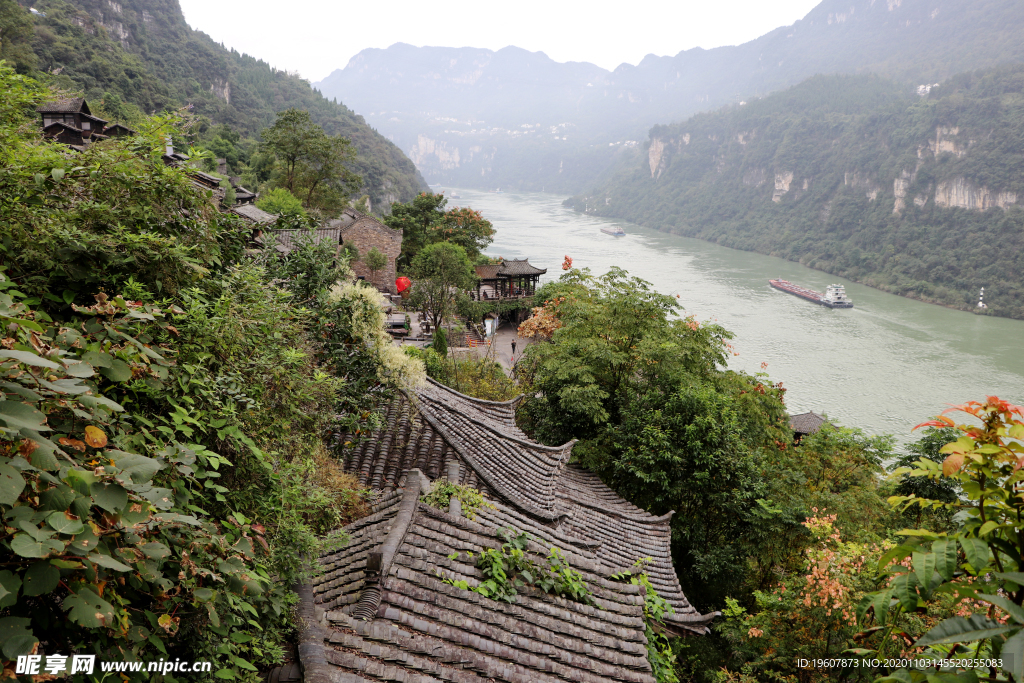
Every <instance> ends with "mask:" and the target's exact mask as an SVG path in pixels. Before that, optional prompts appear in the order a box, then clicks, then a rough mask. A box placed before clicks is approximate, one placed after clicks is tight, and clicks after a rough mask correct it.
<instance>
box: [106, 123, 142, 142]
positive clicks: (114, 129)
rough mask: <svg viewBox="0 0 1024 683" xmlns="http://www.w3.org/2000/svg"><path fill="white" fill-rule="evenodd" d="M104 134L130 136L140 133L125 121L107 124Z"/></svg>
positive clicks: (121, 136)
mask: <svg viewBox="0 0 1024 683" xmlns="http://www.w3.org/2000/svg"><path fill="white" fill-rule="evenodd" d="M103 134H104V135H106V136H107V137H108V138H128V137H131V136H133V135H138V133H136V132H135V131H134V130H132V129H131V128H129V127H128V126H126V125H124V124H123V123H115V124H114V125H112V126H107V127H106V128H104V129H103Z"/></svg>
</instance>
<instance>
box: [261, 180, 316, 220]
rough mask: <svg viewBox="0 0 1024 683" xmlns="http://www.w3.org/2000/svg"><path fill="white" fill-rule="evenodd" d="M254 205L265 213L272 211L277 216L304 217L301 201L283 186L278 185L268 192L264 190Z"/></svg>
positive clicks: (304, 212)
mask: <svg viewBox="0 0 1024 683" xmlns="http://www.w3.org/2000/svg"><path fill="white" fill-rule="evenodd" d="M256 206H258V207H259V208H261V209H263V210H264V211H266V212H267V213H274V214H277V215H279V216H299V217H301V218H305V217H306V210H305V209H303V208H302V202H301V201H299V198H298V197H296V196H295V195H293V194H292V193H291V192H289V191H288V188H285V187H278V188H274V189H273V190H270V191H269V192H264V193H263V195H262V196H261V197H260V198H259V199H257V200H256Z"/></svg>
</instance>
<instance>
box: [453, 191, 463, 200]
mask: <svg viewBox="0 0 1024 683" xmlns="http://www.w3.org/2000/svg"><path fill="white" fill-rule="evenodd" d="M452 199H462V195H461V194H456V193H455V192H452Z"/></svg>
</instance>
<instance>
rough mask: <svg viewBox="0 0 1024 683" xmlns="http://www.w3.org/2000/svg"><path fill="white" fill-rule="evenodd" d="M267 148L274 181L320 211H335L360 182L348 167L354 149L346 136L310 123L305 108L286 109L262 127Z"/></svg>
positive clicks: (353, 154)
mask: <svg viewBox="0 0 1024 683" xmlns="http://www.w3.org/2000/svg"><path fill="white" fill-rule="evenodd" d="M263 140H264V142H265V144H266V145H267V148H268V149H269V150H270V151H271V152H273V153H274V155H275V156H276V157H277V160H278V164H279V168H278V173H277V178H276V181H275V182H276V184H278V185H279V186H280V187H283V188H285V189H286V190H288V191H289V192H291V193H292V194H293V195H296V196H301V197H302V200H303V204H304V205H305V206H306V207H308V208H312V209H318V210H320V211H324V212H332V211H337V210H339V209H341V208H343V207H344V206H346V205H347V203H348V198H349V196H350V195H351V194H352V193H353V192H355V191H356V189H358V188H359V186H360V185H361V184H362V178H360V177H359V176H358V175H356V174H355V173H353V172H352V171H350V170H349V166H350V165H351V164H352V162H353V161H354V160H355V150H354V148H353V147H352V144H351V142H350V141H349V140H347V139H345V138H343V137H341V136H339V135H334V136H332V135H328V134H327V133H325V132H324V130H323V128H321V127H320V126H318V125H316V124H315V123H313V121H312V120H311V118H310V115H309V112H308V111H303V110H299V109H287V110H285V111H283V112H280V113H279V114H278V115H277V120H276V121H275V122H274V125H273V126H271V127H270V128H268V129H266V130H265V131H263Z"/></svg>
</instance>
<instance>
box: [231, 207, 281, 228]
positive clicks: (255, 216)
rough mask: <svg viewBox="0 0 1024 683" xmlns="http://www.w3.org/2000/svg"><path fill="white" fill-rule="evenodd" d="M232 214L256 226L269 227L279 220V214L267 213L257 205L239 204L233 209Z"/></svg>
mask: <svg viewBox="0 0 1024 683" xmlns="http://www.w3.org/2000/svg"><path fill="white" fill-rule="evenodd" d="M231 212H232V213H236V214H238V215H239V216H241V217H242V218H245V219H246V220H249V221H252V222H253V223H255V224H256V225H269V224H271V223H273V222H274V221H276V220H277V214H273V213H267V212H266V211H264V210H263V209H261V208H259V207H257V206H256V205H255V204H237V205H235V206H232V207H231Z"/></svg>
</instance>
